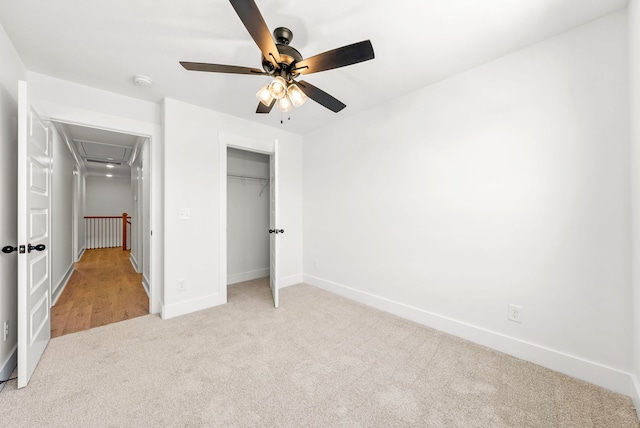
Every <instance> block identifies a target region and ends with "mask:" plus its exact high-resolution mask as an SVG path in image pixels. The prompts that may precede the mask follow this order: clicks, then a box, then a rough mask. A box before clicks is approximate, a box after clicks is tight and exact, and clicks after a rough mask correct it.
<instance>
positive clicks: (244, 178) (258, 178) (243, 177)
mask: <svg viewBox="0 0 640 428" xmlns="http://www.w3.org/2000/svg"><path fill="white" fill-rule="evenodd" d="M227 177H232V178H242V179H243V180H259V181H269V179H268V178H265V177H247V176H244V175H234V174H227Z"/></svg>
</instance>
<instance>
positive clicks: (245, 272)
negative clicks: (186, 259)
mask: <svg viewBox="0 0 640 428" xmlns="http://www.w3.org/2000/svg"><path fill="white" fill-rule="evenodd" d="M270 196H271V186H270V156H269V155H267V154H263V153H258V152H253V151H249V150H242V149H237V148H231V147H228V148H227V285H228V286H233V285H238V284H243V283H247V282H252V283H253V284H254V285H256V284H262V285H261V286H259V288H264V290H263V291H264V292H265V293H266V294H270V291H269V281H268V278H269V274H270V242H269V233H268V231H269V225H270V215H271V206H270V200H271V197H270ZM265 279H266V280H265ZM232 295H233V294H232V293H231V294H229V297H230V298H231V297H232Z"/></svg>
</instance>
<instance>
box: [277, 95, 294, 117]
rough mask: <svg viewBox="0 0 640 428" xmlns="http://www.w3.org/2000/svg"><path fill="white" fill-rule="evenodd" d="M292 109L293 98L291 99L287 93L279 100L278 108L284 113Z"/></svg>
mask: <svg viewBox="0 0 640 428" xmlns="http://www.w3.org/2000/svg"><path fill="white" fill-rule="evenodd" d="M291 109H292V105H291V100H290V99H289V96H287V95H285V96H284V97H283V98H281V99H279V100H278V110H280V111H281V112H283V113H286V112H288V111H291Z"/></svg>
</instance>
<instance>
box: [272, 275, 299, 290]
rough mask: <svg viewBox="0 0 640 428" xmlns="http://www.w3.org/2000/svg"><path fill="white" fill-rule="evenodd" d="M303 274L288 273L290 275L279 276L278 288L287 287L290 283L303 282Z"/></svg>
mask: <svg viewBox="0 0 640 428" xmlns="http://www.w3.org/2000/svg"><path fill="white" fill-rule="evenodd" d="M303 279H304V277H303V275H302V274H301V273H300V274H297V275H290V276H285V277H281V278H280V282H279V284H278V288H285V287H289V286H291V285H296V284H300V283H302V282H303Z"/></svg>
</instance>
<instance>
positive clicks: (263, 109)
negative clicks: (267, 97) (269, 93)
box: [256, 99, 276, 113]
mask: <svg viewBox="0 0 640 428" xmlns="http://www.w3.org/2000/svg"><path fill="white" fill-rule="evenodd" d="M274 105H276V100H275V99H274V100H273V101H271V104H269V106H268V107H267V106H265V105H264V104H262V103H261V102H258V108H257V109H256V113H269V112H271V109H272V108H273V106H274Z"/></svg>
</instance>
